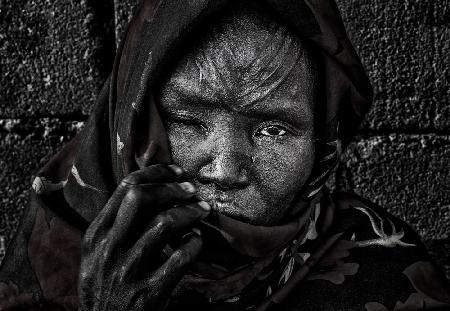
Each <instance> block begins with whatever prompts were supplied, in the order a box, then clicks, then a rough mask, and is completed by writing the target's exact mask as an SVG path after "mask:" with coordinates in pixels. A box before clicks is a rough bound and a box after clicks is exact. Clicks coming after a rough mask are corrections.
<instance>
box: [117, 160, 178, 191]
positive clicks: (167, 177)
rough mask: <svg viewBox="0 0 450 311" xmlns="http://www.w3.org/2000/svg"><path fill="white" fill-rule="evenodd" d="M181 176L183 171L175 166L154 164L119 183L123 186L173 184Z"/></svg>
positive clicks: (133, 173)
mask: <svg viewBox="0 0 450 311" xmlns="http://www.w3.org/2000/svg"><path fill="white" fill-rule="evenodd" d="M182 175H183V170H182V169H181V168H180V167H178V166H176V165H173V164H171V165H165V164H155V165H151V166H147V167H144V168H142V169H140V170H137V171H135V172H132V173H131V174H129V175H127V176H126V177H125V178H124V179H123V180H122V182H121V184H123V185H124V186H130V185H138V184H147V183H161V182H174V181H177V180H178V178H179V177H181V176H182Z"/></svg>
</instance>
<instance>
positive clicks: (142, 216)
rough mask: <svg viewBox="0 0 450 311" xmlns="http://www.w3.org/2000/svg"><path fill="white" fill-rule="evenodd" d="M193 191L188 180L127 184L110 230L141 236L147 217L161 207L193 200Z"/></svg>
mask: <svg viewBox="0 0 450 311" xmlns="http://www.w3.org/2000/svg"><path fill="white" fill-rule="evenodd" d="M195 192H196V189H195V187H194V185H193V184H191V183H188V182H184V183H170V184H146V185H138V186H134V187H131V188H130V189H129V191H128V192H127V194H126V195H125V197H124V198H123V200H122V203H121V206H120V208H119V211H118V212H117V217H116V219H115V221H114V225H113V228H112V230H113V231H115V234H116V235H117V237H120V236H126V235H127V236H128V235H129V233H130V231H132V232H134V233H136V234H137V236H141V234H142V232H143V230H144V229H145V227H146V226H147V225H148V224H149V222H150V220H151V219H153V217H154V216H155V215H156V214H158V213H159V212H161V211H162V210H164V209H167V208H168V207H171V206H173V205H175V204H182V203H188V202H193V201H194V200H195V201H196V200H197V199H195ZM136 239H137V237H136ZM136 239H134V240H133V241H135V240H136Z"/></svg>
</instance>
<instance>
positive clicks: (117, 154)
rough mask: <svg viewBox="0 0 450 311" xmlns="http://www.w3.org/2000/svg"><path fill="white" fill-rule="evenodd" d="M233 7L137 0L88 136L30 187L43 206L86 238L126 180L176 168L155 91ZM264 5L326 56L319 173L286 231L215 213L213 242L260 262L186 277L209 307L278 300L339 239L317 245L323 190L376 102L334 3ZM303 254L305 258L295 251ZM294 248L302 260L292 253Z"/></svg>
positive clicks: (220, 2)
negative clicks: (159, 166)
mask: <svg viewBox="0 0 450 311" xmlns="http://www.w3.org/2000/svg"><path fill="white" fill-rule="evenodd" d="M234 2H235V1H233V0H196V1H180V0H143V1H141V3H140V5H139V6H138V7H137V10H136V12H135V15H134V17H133V19H132V20H131V22H130V24H129V26H128V28H127V30H126V32H125V36H124V40H123V41H122V42H121V44H120V46H119V48H118V50H117V55H116V58H115V62H114V66H113V70H112V73H111V75H110V77H109V78H108V80H107V82H106V83H105V85H104V87H103V89H102V91H101V93H100V95H99V98H98V101H97V104H96V106H95V109H94V110H93V112H92V114H91V116H90V118H89V120H88V122H87V123H86V124H85V127H84V129H83V130H82V132H81V133H80V134H79V135H78V136H77V137H76V138H75V139H74V140H72V141H71V142H70V143H69V144H67V145H66V146H65V147H64V148H63V149H62V150H61V151H60V152H59V153H58V154H57V155H56V156H55V157H54V158H53V159H52V160H51V161H50V162H49V163H48V164H47V165H46V166H45V167H44V168H43V169H42V170H41V171H40V172H39V173H38V176H37V177H36V179H35V180H34V182H33V189H34V190H35V192H36V194H37V199H36V200H37V201H38V202H39V203H37V204H43V205H45V206H46V208H47V209H49V210H51V211H52V213H54V214H56V215H57V216H59V217H60V218H62V219H63V220H64V221H65V222H67V223H68V224H69V225H71V226H73V227H75V228H77V229H78V230H80V231H81V232H84V230H86V228H87V227H88V226H89V223H90V222H91V221H92V220H93V219H94V218H95V216H96V215H97V214H98V212H99V211H100V210H101V209H102V208H103V206H104V205H105V204H106V202H107V200H108V199H109V197H110V196H111V194H112V192H113V191H114V190H115V188H116V186H117V184H118V183H119V182H120V180H121V179H122V178H124V177H125V176H126V175H128V174H129V173H131V172H133V171H135V170H137V169H139V168H142V167H145V166H148V165H151V164H156V163H170V162H171V155H170V148H169V144H168V140H167V135H166V132H165V129H164V125H163V121H162V119H161V116H160V113H159V111H158V107H157V103H156V102H155V98H154V91H155V88H156V87H157V84H158V81H159V79H160V78H161V76H162V75H163V74H165V72H166V71H167V70H168V68H170V65H171V64H172V63H173V61H174V59H175V58H176V56H177V53H176V51H178V50H180V49H183V47H185V46H186V45H188V44H189V42H187V40H188V38H189V36H190V35H192V33H193V32H194V31H195V30H196V29H198V27H200V26H202V25H205V24H206V25H207V23H208V22H209V21H210V19H211V17H213V16H214V15H215V14H220V12H221V11H222V10H224V9H226V7H227V6H229V5H233V3H234ZM263 2H264V4H265V5H267V6H268V7H269V8H270V9H271V11H272V12H273V14H274V16H276V17H277V18H279V19H280V20H282V21H283V22H284V23H286V24H287V25H288V26H289V27H290V29H291V30H292V31H293V33H294V34H295V35H298V36H299V37H301V38H302V39H303V40H306V41H308V42H310V44H312V45H313V46H314V47H315V50H317V51H319V52H320V58H321V87H322V92H321V98H319V100H318V102H317V106H316V107H315V109H316V111H317V113H316V114H315V117H316V119H317V120H318V121H317V122H316V123H318V124H319V126H316V129H315V133H316V160H315V166H314V169H313V172H312V174H311V176H310V178H309V180H308V181H307V183H306V186H305V187H304V188H303V189H302V192H301V194H300V195H299V198H298V202H299V206H300V208H298V209H296V210H295V212H292V219H291V220H290V221H289V222H287V223H284V224H280V226H274V227H261V226H252V225H249V224H245V223H242V222H239V221H236V220H234V219H231V218H228V217H225V216H223V215H216V216H217V218H216V220H215V222H211V223H209V225H210V228H211V230H212V231H211V232H210V234H211V236H214V234H215V233H216V236H217V239H218V240H220V243H222V244H220V245H223V247H224V249H226V250H227V251H228V250H229V251H230V252H237V253H238V254H239V255H243V256H246V258H247V259H248V258H256V259H255V260H250V261H246V262H247V264H246V265H245V268H243V269H241V270H239V271H237V272H236V271H233V272H232V273H225V274H224V275H221V274H220V273H219V271H217V270H214V271H211V266H208V265H206V266H205V265H203V266H201V267H197V270H196V271H197V272H198V271H200V272H201V273H203V275H202V276H201V277H198V276H193V275H188V276H187V277H186V278H185V279H184V280H183V281H182V282H181V284H182V286H184V289H193V288H197V289H200V290H197V291H198V292H199V293H200V294H201V295H203V296H202V297H203V298H209V302H213V303H214V302H217V301H218V302H224V301H227V302H229V303H233V302H238V303H237V304H238V305H239V306H240V307H242V306H254V305H255V301H261V298H263V297H266V296H269V297H275V299H278V300H280V299H281V300H282V299H283V297H285V296H286V295H287V294H288V293H289V291H290V290H291V289H292V288H293V287H294V286H295V285H296V284H297V283H298V281H299V280H301V279H302V277H303V276H304V275H305V274H306V273H307V270H308V269H309V268H308V267H306V266H305V265H304V263H305V261H306V259H307V258H308V257H310V258H309V264H310V265H313V264H314V262H315V261H317V260H319V259H320V257H321V256H322V255H323V253H324V252H325V251H326V250H327V249H328V247H329V246H330V245H332V244H333V242H334V241H335V240H336V237H335V236H334V237H333V238H332V239H331V240H326V239H322V238H321V236H325V233H326V231H327V230H328V228H329V227H330V225H331V222H332V214H333V206H332V205H333V204H331V203H330V202H331V201H330V199H329V197H328V195H327V191H326V187H325V182H326V180H327V178H328V176H329V174H330V172H331V171H332V170H333V168H334V167H335V165H336V163H337V160H338V156H339V153H340V149H341V147H345V146H346V145H347V144H348V142H349V141H350V139H351V137H352V136H353V134H354V133H355V131H356V130H357V128H358V126H359V124H360V122H361V121H362V119H363V117H364V115H365V114H366V112H367V111H368V110H369V108H370V105H371V102H372V89H371V86H370V82H369V80H368V78H367V76H366V74H365V71H364V68H363V66H362V64H361V62H360V60H359V58H358V56H357V54H356V52H355V50H354V48H353V47H352V45H351V43H350V41H349V39H348V37H347V34H346V32H345V28H344V26H343V23H342V20H341V17H340V13H339V10H338V7H337V6H336V4H335V3H334V1H333V0H264V1H263ZM214 232H215V233H214ZM244 232H245V233H246V234H244ZM217 233H219V234H217ZM206 235H208V233H207V234H206ZM246 237H247V238H246ZM333 239H334V240H333ZM262 241H264V242H266V243H262ZM214 242H217V240H215V241H214ZM212 244H214V243H212ZM263 244H264V245H265V246H266V249H265V248H264V247H263V246H262V245H263ZM288 245H289V247H288ZM206 246H207V245H206ZM302 247H303V248H305V250H304V251H299V248H302ZM291 248H294V249H295V250H296V252H295V253H291V252H290V251H288V250H290V249H291ZM212 253H214V252H212ZM295 254H297V255H295ZM298 254H303V257H302V256H301V255H298ZM249 262H250V263H249ZM305 269H306V270H305ZM294 272H295V273H294ZM211 275H212V276H214V277H219V278H221V280H222V281H221V282H217V280H215V279H214V278H212V277H211ZM263 275H265V276H264V277H263ZM267 275H269V276H267ZM293 275H296V276H295V277H291V276H293ZM302 275H303V276H302ZM223 280H225V281H223ZM292 280H294V281H292ZM288 281H289V282H288ZM255 283H257V284H255ZM249 284H250V285H251V286H249ZM247 288H251V289H254V288H257V289H258V290H256V291H255V290H250V291H247ZM243 292H245V295H244V294H243ZM262 292H263V293H262ZM261 293H262V294H263V297H261ZM208 295H209V296H210V297H208ZM269 304H270V303H269V302H268V301H266V302H265V306H262V307H260V310H263V309H264V308H266V307H267V306H268V305H269ZM263 305H264V304H263Z"/></svg>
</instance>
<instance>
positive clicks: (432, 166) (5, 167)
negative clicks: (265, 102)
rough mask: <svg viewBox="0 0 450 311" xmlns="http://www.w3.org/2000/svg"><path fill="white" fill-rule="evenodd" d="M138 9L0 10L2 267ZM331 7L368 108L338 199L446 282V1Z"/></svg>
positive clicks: (90, 4)
mask: <svg viewBox="0 0 450 311" xmlns="http://www.w3.org/2000/svg"><path fill="white" fill-rule="evenodd" d="M134 4H135V0H131V1H128V2H125V1H119V0H78V1H74V0H65V1H56V0H51V1H48V0H14V1H0V53H1V54H0V66H1V67H0V68H1V69H0V72H1V76H0V79H1V84H0V85H1V89H0V197H1V200H2V203H1V210H0V258H1V252H2V251H4V247H5V245H7V243H8V242H9V241H10V239H11V237H12V234H13V232H14V228H15V227H16V226H17V223H18V219H19V217H20V215H21V212H22V210H23V207H24V206H25V204H26V201H27V195H28V189H29V187H30V182H31V178H32V175H33V174H34V173H35V172H36V170H37V169H38V168H39V167H40V166H41V165H42V163H43V162H45V159H46V158H48V157H49V156H50V155H51V154H53V153H54V152H55V151H56V150H57V149H58V148H59V147H60V146H61V145H62V144H63V143H64V142H66V141H67V140H68V139H70V138H71V137H73V135H74V134H75V133H76V132H77V131H78V130H79V129H80V127H81V126H82V124H83V121H85V120H86V118H87V115H88V113H89V110H90V109H91V107H92V105H93V104H94V100H95V97H96V95H97V93H98V91H99V89H100V87H101V85H102V83H103V81H104V80H105V79H106V76H107V74H108V72H109V70H110V68H111V64H112V60H113V57H114V50H115V44H116V40H117V38H119V37H120V34H121V32H122V29H123V27H124V24H125V22H126V20H127V19H128V17H129V14H130V12H131V7H132V6H133V5H134ZM338 5H339V7H340V8H341V11H342V14H343V19H344V21H345V23H346V25H347V29H348V32H349V35H350V37H351V38H352V40H353V42H354V44H355V46H356V49H357V50H358V52H359V54H360V55H361V57H362V59H363V63H364V64H365V66H366V68H367V70H368V73H369V75H370V78H371V81H372V83H373V85H374V88H375V94H376V97H375V105H374V107H373V109H372V111H371V113H370V114H369V116H368V117H367V120H366V122H365V123H364V124H363V126H362V127H361V129H360V131H359V134H358V135H357V137H355V139H354V140H353V142H352V143H351V144H350V146H349V148H348V149H347V150H346V151H345V152H344V154H343V156H342V160H341V165H340V167H339V169H338V170H337V172H336V174H335V184H336V187H337V188H338V189H347V190H353V191H355V192H357V193H359V194H361V195H363V196H365V197H367V198H369V199H371V200H372V201H375V202H376V203H379V204H380V205H382V206H385V207H386V208H387V209H388V210H389V211H391V212H392V213H394V214H396V215H398V216H399V217H401V218H403V219H404V220H406V221H407V222H409V223H410V224H411V225H412V226H413V227H414V228H415V229H416V230H417V231H418V232H419V234H420V235H421V236H422V237H423V239H424V241H425V242H426V244H427V246H428V247H429V248H430V250H431V251H432V253H433V255H434V257H435V259H436V261H437V262H438V263H439V264H440V265H441V267H442V268H443V269H444V270H445V271H446V273H447V276H450V252H449V250H450V237H449V229H450V168H449V163H450V105H449V99H450V87H449V82H450V81H449V80H450V73H449V72H450V61H449V57H450V27H449V23H450V1H449V0H434V1H423V0H397V1H391V0H338Z"/></svg>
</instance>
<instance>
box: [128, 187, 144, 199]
mask: <svg viewBox="0 0 450 311" xmlns="http://www.w3.org/2000/svg"><path fill="white" fill-rule="evenodd" d="M141 197H142V191H141V190H140V189H139V188H137V187H130V188H128V191H127V193H126V195H125V200H126V201H127V202H137V201H139V200H140V199H141Z"/></svg>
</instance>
